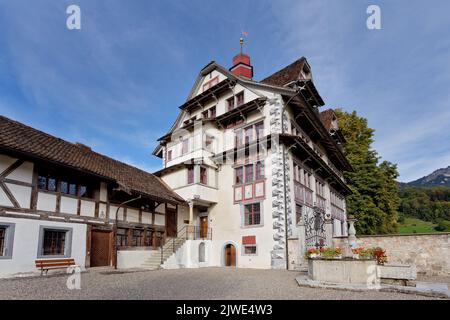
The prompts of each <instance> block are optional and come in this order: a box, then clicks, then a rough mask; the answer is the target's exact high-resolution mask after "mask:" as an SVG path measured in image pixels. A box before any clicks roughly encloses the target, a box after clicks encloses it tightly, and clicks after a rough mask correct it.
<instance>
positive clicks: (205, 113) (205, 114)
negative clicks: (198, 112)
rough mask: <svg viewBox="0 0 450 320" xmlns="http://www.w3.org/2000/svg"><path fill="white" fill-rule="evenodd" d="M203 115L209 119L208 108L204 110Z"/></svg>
mask: <svg viewBox="0 0 450 320" xmlns="http://www.w3.org/2000/svg"><path fill="white" fill-rule="evenodd" d="M202 117H203V119H207V118H208V110H205V111H203V112H202Z"/></svg>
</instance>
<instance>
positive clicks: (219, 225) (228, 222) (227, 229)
mask: <svg viewBox="0 0 450 320" xmlns="http://www.w3.org/2000/svg"><path fill="white" fill-rule="evenodd" d="M268 162H269V161H268ZM233 178H234V171H233V168H232V167H231V166H230V165H224V166H222V168H221V171H220V172H219V190H220V192H219V193H218V203H217V204H216V205H214V206H212V207H210V211H209V219H210V226H211V228H212V246H211V264H212V265H214V266H222V265H223V263H224V259H223V258H224V257H223V256H224V252H223V250H224V246H225V245H226V244H227V243H232V244H233V245H235V247H236V264H237V266H238V267H241V268H264V269H269V268H271V255H270V252H271V251H272V249H273V246H274V240H273V230H272V225H273V218H272V207H271V205H272V203H271V197H270V195H271V192H272V190H271V184H270V182H269V181H266V199H265V200H261V201H262V202H261V204H262V214H263V217H262V220H263V225H262V226H252V227H242V226H241V225H242V222H241V219H242V216H241V205H240V204H234V203H233V187H232V186H233ZM243 236H255V237H256V244H257V254H256V255H243V250H242V237H243Z"/></svg>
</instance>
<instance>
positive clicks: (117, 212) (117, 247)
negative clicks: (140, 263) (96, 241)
mask: <svg viewBox="0 0 450 320" xmlns="http://www.w3.org/2000/svg"><path fill="white" fill-rule="evenodd" d="M140 198H142V196H141V195H139V197H136V198H134V199H131V200H127V201H124V202H122V203H121V204H119V206H118V207H117V210H116V219H115V222H114V236H115V241H116V243H115V244H114V248H115V259H114V269H116V270H117V251H119V246H118V245H117V223H118V219H117V216H118V215H119V210H120V208H122V207H123V206H124V205H126V204H127V203H130V202H133V201H136V200H139V199H140Z"/></svg>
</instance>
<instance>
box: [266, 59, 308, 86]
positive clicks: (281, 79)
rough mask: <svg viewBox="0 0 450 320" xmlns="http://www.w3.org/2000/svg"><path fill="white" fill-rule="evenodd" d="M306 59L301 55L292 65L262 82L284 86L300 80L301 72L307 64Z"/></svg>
mask: <svg viewBox="0 0 450 320" xmlns="http://www.w3.org/2000/svg"><path fill="white" fill-rule="evenodd" d="M305 61H306V59H305V58H304V57H301V58H300V59H298V60H296V61H294V62H293V63H291V64H290V65H288V66H286V67H284V68H283V69H281V70H279V71H277V72H275V73H274V74H272V75H270V76H268V77H267V78H265V79H263V80H261V81H260V82H261V83H264V84H270V85H273V86H280V87H282V86H284V85H286V84H288V83H290V82H292V81H296V80H299V78H300V72H301V71H302V69H303V66H304V65H305Z"/></svg>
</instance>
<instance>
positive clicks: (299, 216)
mask: <svg viewBox="0 0 450 320" xmlns="http://www.w3.org/2000/svg"><path fill="white" fill-rule="evenodd" d="M302 209H303V207H302V206H301V205H299V204H295V222H296V223H297V224H299V223H300V222H301V221H302Z"/></svg>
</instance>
